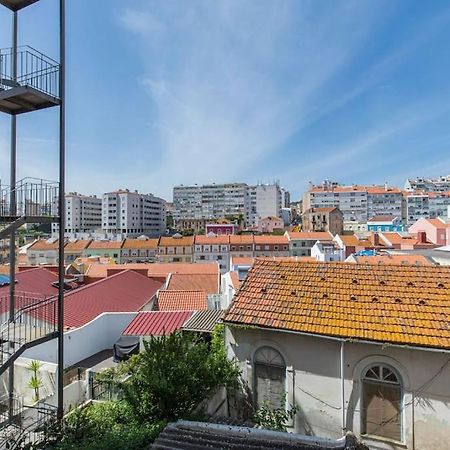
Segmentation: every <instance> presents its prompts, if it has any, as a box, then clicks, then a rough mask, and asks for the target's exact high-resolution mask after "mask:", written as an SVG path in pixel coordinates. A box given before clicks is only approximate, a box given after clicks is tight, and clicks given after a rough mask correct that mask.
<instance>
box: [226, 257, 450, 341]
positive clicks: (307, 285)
mask: <svg viewBox="0 0 450 450" xmlns="http://www.w3.org/2000/svg"><path fill="white" fill-rule="evenodd" d="M225 321H226V322H228V323H230V324H242V325H250V326H259V327H269V328H276V329H280V330H291V331H299V332H304V333H310V334H316V335H326V336H336V337H342V338H348V339H361V340H368V341H378V342H390V343H396V344H406V345H414V346H426V347H436V348H446V349H449V348H450V326H449V324H450V267H440V266H422V267H417V266H389V267H386V266H383V265H380V266H371V267H370V270H368V268H367V266H365V265H360V264H345V263H303V264H296V263H291V262H277V261H264V260H257V261H256V262H255V264H254V266H253V268H252V269H251V270H250V272H249V274H248V275H247V278H246V280H245V282H244V283H243V285H242V286H241V288H240V290H239V293H238V295H237V296H236V298H235V300H234V303H233V305H232V307H231V309H230V311H229V313H228V314H227V316H226V317H225Z"/></svg>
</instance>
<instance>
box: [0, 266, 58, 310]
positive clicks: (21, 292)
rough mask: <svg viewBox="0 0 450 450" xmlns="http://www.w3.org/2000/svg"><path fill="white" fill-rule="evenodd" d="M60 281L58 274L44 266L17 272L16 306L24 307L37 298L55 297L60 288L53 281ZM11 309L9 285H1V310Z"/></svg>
mask: <svg viewBox="0 0 450 450" xmlns="http://www.w3.org/2000/svg"><path fill="white" fill-rule="evenodd" d="M57 281H58V275H56V274H55V273H53V272H51V271H50V270H47V269H44V268H42V267H37V268H35V269H29V270H24V271H23V272H18V273H16V286H15V292H16V306H17V307H23V306H25V305H29V304H31V303H35V302H36V300H40V299H44V298H47V297H53V296H54V295H56V294H57V293H58V288H56V287H54V286H52V283H55V282H57ZM6 311H9V285H6V286H2V287H0V312H2V313H4V312H6Z"/></svg>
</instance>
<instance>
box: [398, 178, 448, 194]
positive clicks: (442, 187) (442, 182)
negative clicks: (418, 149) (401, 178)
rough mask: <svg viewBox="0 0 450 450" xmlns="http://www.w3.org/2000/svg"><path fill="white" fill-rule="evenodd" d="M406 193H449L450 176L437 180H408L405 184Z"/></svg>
mask: <svg viewBox="0 0 450 450" xmlns="http://www.w3.org/2000/svg"><path fill="white" fill-rule="evenodd" d="M405 190H407V191H424V192H448V191H450V175H447V176H440V177H438V178H424V177H419V178H409V179H407V180H406V182H405Z"/></svg>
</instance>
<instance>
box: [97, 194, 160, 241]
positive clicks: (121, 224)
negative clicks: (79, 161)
mask: <svg viewBox="0 0 450 450" xmlns="http://www.w3.org/2000/svg"><path fill="white" fill-rule="evenodd" d="M102 228H103V231H104V232H105V233H106V234H108V235H115V236H118V237H121V238H126V237H138V236H141V235H145V236H160V235H162V234H164V233H165V230H166V214H165V200H163V199H162V198H159V197H155V196H153V195H152V194H139V193H138V192H137V191H134V192H131V191H129V190H128V189H125V190H118V191H114V192H107V193H105V194H103V206H102Z"/></svg>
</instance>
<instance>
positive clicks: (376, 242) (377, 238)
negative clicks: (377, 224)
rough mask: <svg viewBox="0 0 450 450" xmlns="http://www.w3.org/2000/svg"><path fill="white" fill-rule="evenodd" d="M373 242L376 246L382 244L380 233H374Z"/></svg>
mask: <svg viewBox="0 0 450 450" xmlns="http://www.w3.org/2000/svg"><path fill="white" fill-rule="evenodd" d="M372 242H373V246H374V247H378V246H379V245H380V235H379V234H378V233H373V236H372Z"/></svg>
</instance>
